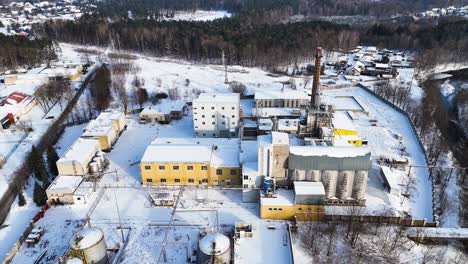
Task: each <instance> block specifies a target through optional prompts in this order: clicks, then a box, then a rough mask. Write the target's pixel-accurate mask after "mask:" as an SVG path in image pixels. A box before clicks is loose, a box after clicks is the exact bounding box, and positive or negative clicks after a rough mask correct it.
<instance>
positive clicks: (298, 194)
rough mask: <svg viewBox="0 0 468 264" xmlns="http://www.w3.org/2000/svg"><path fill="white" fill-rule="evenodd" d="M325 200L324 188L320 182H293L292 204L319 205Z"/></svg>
mask: <svg viewBox="0 0 468 264" xmlns="http://www.w3.org/2000/svg"><path fill="white" fill-rule="evenodd" d="M324 199H325V188H324V187H323V184H322V182H308V181H295V182H294V204H299V205H319V204H323V202H324Z"/></svg>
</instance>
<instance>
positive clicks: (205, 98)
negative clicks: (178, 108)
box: [193, 93, 240, 104]
mask: <svg viewBox="0 0 468 264" xmlns="http://www.w3.org/2000/svg"><path fill="white" fill-rule="evenodd" d="M203 102H208V103H215V102H216V103H219V102H226V103H239V102H240V95H239V94H238V93H202V94H200V96H198V98H197V99H194V100H193V103H194V104H196V103H203Z"/></svg>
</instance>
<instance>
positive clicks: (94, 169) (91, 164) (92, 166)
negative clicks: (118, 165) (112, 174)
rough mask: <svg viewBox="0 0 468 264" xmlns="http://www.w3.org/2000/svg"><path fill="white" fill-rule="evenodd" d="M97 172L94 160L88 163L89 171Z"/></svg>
mask: <svg viewBox="0 0 468 264" xmlns="http://www.w3.org/2000/svg"><path fill="white" fill-rule="evenodd" d="M98 172H99V167H98V164H97V163H96V162H94V161H93V162H91V163H89V173H98Z"/></svg>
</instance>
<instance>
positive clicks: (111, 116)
mask: <svg viewBox="0 0 468 264" xmlns="http://www.w3.org/2000/svg"><path fill="white" fill-rule="evenodd" d="M122 118H125V115H124V113H123V112H119V111H110V112H101V114H99V116H98V117H97V118H96V120H120V119H122Z"/></svg>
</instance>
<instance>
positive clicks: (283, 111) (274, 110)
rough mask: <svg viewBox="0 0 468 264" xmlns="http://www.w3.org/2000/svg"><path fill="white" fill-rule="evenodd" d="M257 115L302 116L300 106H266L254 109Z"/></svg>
mask: <svg viewBox="0 0 468 264" xmlns="http://www.w3.org/2000/svg"><path fill="white" fill-rule="evenodd" d="M253 110H254V112H255V113H256V115H257V116H261V117H270V116H300V114H301V113H300V109H299V108H286V107H265V108H261V107H259V108H255V109H253Z"/></svg>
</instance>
